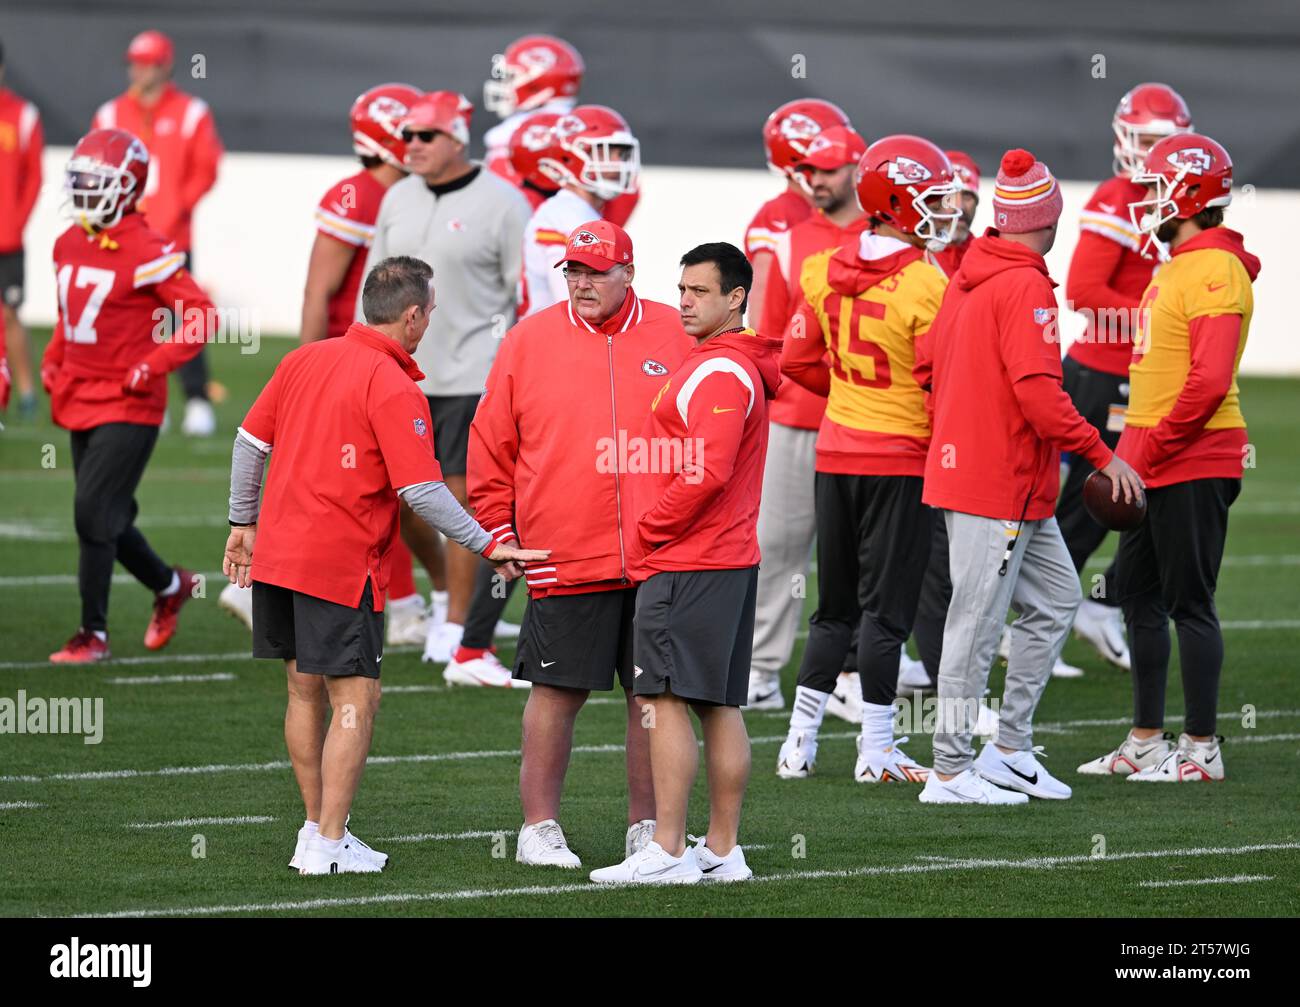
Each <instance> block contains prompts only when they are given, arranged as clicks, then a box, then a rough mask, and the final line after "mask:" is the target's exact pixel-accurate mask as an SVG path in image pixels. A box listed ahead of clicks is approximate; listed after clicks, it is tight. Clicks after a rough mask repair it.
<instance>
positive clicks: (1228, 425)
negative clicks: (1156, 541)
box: [1116, 227, 1260, 488]
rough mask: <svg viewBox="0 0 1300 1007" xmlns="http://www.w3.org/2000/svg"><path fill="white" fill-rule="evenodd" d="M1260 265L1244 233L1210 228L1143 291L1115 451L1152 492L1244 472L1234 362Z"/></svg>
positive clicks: (1191, 240)
mask: <svg viewBox="0 0 1300 1007" xmlns="http://www.w3.org/2000/svg"><path fill="white" fill-rule="evenodd" d="M1259 267H1260V263H1259V259H1257V258H1256V257H1255V256H1253V255H1251V254H1250V253H1249V252H1247V251H1246V249H1245V248H1244V247H1243V246H1242V239H1241V235H1240V234H1238V233H1237V232H1236V231H1232V230H1229V229H1228V228H1226V227H1212V228H1209V229H1208V230H1205V231H1202V232H1201V233H1200V234H1198V235H1196V236H1195V237H1192V238H1189V239H1188V240H1187V241H1185V242H1183V243H1182V244H1181V245H1179V246H1178V247H1177V248H1175V249H1174V251H1173V255H1172V257H1171V259H1170V261H1169V262H1166V263H1165V264H1164V265H1162V266H1161V267H1160V268H1159V270H1157V271H1156V274H1155V276H1153V277H1152V278H1151V284H1150V286H1148V287H1147V290H1146V293H1145V294H1144V295H1143V296H1142V310H1141V312H1140V317H1141V319H1142V329H1141V331H1140V332H1139V338H1138V340H1137V343H1136V344H1135V347H1134V353H1133V365H1132V369H1131V372H1130V380H1131V382H1132V394H1131V396H1130V400H1129V410H1128V417H1127V420H1126V422H1125V425H1124V434H1123V436H1122V437H1121V438H1120V442H1119V445H1118V447H1117V448H1116V451H1117V453H1118V454H1119V456H1120V457H1121V458H1123V459H1124V460H1125V461H1126V462H1128V463H1129V464H1130V465H1132V466H1133V467H1134V468H1135V469H1137V471H1138V474H1139V475H1140V476H1142V478H1143V480H1144V481H1145V482H1146V484H1147V485H1148V486H1150V487H1152V488H1158V487H1161V486H1169V485H1171V484H1173V483H1180V482H1188V481H1190V480H1193V479H1215V478H1227V479H1240V478H1241V476H1242V469H1243V465H1244V462H1245V459H1246V450H1247V437H1246V419H1245V417H1244V416H1243V415H1242V412H1241V404H1240V401H1239V392H1238V390H1237V367H1238V365H1239V364H1240V363H1241V355H1242V353H1243V352H1244V351H1245V349H1246V337H1247V335H1248V334H1249V332H1250V318H1251V315H1252V313H1253V312H1254V305H1255V301H1254V294H1253V292H1252V290H1251V284H1253V283H1254V282H1255V277H1256V276H1258V275H1259Z"/></svg>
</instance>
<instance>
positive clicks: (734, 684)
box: [632, 566, 758, 706]
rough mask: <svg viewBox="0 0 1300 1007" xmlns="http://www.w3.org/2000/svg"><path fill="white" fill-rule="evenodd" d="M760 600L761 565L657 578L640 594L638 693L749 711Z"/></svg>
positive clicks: (664, 575) (649, 581)
mask: <svg viewBox="0 0 1300 1007" xmlns="http://www.w3.org/2000/svg"><path fill="white" fill-rule="evenodd" d="M757 598H758V567H756V566H751V567H745V568H744V569H741V570H674V571H671V572H667V573H657V574H655V575H654V576H652V577H651V578H650V579H649V580H647V581H646V582H645V583H644V584H642V585H641V586H640V587H639V588H637V599H636V647H635V654H636V678H635V680H634V682H633V686H632V689H633V691H634V692H635V693H636V694H637V695H638V696H659V695H662V694H663V692H664V690H665V689H671V690H672V693H673V695H674V696H679V697H681V698H682V699H687V700H690V701H691V702H695V703H709V704H711V705H715V706H744V705H745V699H746V698H747V696H748V692H749V660H750V657H751V655H752V653H753V649H754V603H755V601H756V600H757Z"/></svg>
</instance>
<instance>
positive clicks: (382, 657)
mask: <svg viewBox="0 0 1300 1007" xmlns="http://www.w3.org/2000/svg"><path fill="white" fill-rule="evenodd" d="M383 659H384V655H383V654H380V655H379V656H378V657H377V658H375V664H378V663H379V662H380V661H382V660H383Z"/></svg>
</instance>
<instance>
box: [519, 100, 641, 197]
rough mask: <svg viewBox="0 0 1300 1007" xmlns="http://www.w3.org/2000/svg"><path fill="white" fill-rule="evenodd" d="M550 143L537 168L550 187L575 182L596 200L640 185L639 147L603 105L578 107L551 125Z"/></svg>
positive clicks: (621, 121)
mask: <svg viewBox="0 0 1300 1007" xmlns="http://www.w3.org/2000/svg"><path fill="white" fill-rule="evenodd" d="M551 132H552V134H553V135H554V138H555V142H554V144H553V145H552V147H551V149H550V150H549V151H548V152H547V153H546V154H545V155H544V156H543V157H541V158H540V159H539V160H538V170H540V171H541V172H542V174H543V175H545V176H546V177H547V178H549V179H550V180H551V181H552V182H554V183H555V184H556V185H576V186H578V187H579V188H581V189H585V190H586V191H587V192H590V193H592V194H593V195H595V196H596V197H598V198H599V199H613V198H614V197H615V196H619V195H622V194H624V193H628V192H636V191H637V189H638V188H639V186H640V176H641V145H640V144H639V143H638V142H637V139H636V137H635V136H633V135H632V130H631V129H630V128H629V126H628V124H627V120H626V119H624V118H623V117H622V116H621V115H619V114H618V113H617V112H615V111H614V110H613V109H612V108H607V107H606V106H604V105H579V106H578V107H577V108H575V109H574V110H573V111H572V112H569V113H567V114H565V115H562V116H560V117H559V118H558V119H557V120H556V121H555V125H554V126H552V127H551Z"/></svg>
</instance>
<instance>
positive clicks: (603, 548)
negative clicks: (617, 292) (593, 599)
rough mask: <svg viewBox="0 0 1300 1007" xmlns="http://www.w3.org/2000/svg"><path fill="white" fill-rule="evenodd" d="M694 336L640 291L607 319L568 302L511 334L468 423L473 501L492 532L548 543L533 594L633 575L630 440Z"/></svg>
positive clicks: (531, 582)
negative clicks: (593, 319)
mask: <svg viewBox="0 0 1300 1007" xmlns="http://www.w3.org/2000/svg"><path fill="white" fill-rule="evenodd" d="M691 345H692V340H691V338H690V336H688V335H687V334H686V332H685V330H683V329H682V325H681V319H680V317H679V315H678V312H677V310H676V309H674V308H670V307H669V306H668V305H666V304H657V303H655V302H653V301H642V300H640V299H639V298H638V297H637V296H636V294H635V293H634V292H633V291H631V290H629V291H628V296H627V299H626V300H625V302H624V304H623V307H622V308H621V309H620V310H619V311H618V313H616V314H615V315H614V317H612V318H610V319H609V320H607V321H606V322H605V323H604V324H603V325H601V326H600V327H599V328H593V327H592V326H591V325H588V324H587V323H586V322H585V321H584V320H583V319H581V318H580V317H578V316H577V315H576V314H574V313H573V310H572V308H571V305H570V302H568V301H561V302H560V303H558V304H553V305H551V306H550V307H549V308H546V309H545V310H543V311H539V312H537V313H536V314H534V315H530V316H529V317H528V318H525V319H524V320H523V321H521V322H519V323H518V324H516V325H515V326H514V328H512V329H511V330H510V331H509V332H508V333H506V337H505V339H504V340H503V341H502V343H501V348H500V349H499V350H498V351H497V357H496V361H495V362H494V363H493V365H492V371H491V373H490V374H489V375H488V379H487V391H486V392H485V393H484V395H483V398H482V400H481V401H480V402H479V406H478V412H477V413H476V414H475V416H474V423H473V425H472V426H471V427H470V436H469V464H468V469H469V471H468V479H469V500H470V504H471V506H472V507H473V508H474V510H475V517H476V518H477V520H478V522H479V524H481V525H482V526H483V527H484V528H486V529H487V530H488V531H489V532H490V533H491V534H492V536H493V538H494V541H496V542H504V541H506V540H508V539H510V538H513V537H514V533H515V532H516V531H517V532H518V535H519V537H520V538H521V539H522V540H523V542H524V543H525V544H528V543H537V545H535V546H533V548H538V549H550V550H551V555H550V558H549V559H548V560H546V561H545V562H544V563H541V564H536V565H533V566H530V567H529V568H528V569H527V570H526V581H527V584H528V591H529V594H530V595H532V596H533V597H541V596H544V595H547V594H581V593H585V592H589V591H603V590H608V589H611V588H617V587H620V586H623V587H626V586H628V585H630V584H631V580H630V577H629V574H628V555H629V549H630V547H631V545H632V542H633V539H634V535H635V527H636V523H635V516H634V514H633V512H632V500H631V496H630V494H629V492H628V488H627V486H626V482H627V475H626V473H627V472H628V464H627V463H628V460H629V446H632V445H633V442H634V441H635V439H636V438H637V436H638V435H639V434H640V433H641V428H642V426H643V424H644V423H645V419H646V416H647V414H648V413H649V410H650V402H651V400H652V399H653V398H654V396H655V394H656V393H657V392H658V391H659V390H660V389H661V388H662V387H663V386H664V383H665V381H666V380H667V378H668V377H669V375H670V374H673V373H674V372H676V370H677V369H678V367H679V366H680V365H681V362H682V360H683V358H685V356H686V354H687V353H688V352H689V351H690V349H691ZM512 528H513V531H512Z"/></svg>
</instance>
